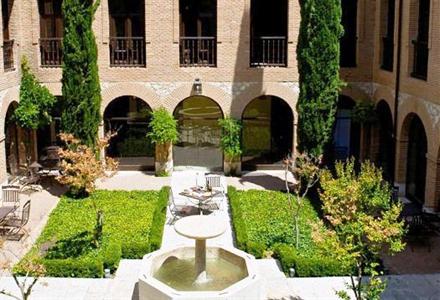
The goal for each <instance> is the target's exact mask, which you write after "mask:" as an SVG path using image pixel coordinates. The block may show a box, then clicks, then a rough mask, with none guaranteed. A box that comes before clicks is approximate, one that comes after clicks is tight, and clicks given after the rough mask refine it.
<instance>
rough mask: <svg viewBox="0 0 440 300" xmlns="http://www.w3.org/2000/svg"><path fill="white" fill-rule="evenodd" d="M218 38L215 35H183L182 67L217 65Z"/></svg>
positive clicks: (181, 47) (181, 40)
mask: <svg viewBox="0 0 440 300" xmlns="http://www.w3.org/2000/svg"><path fill="white" fill-rule="evenodd" d="M216 65H217V39H216V38H215V37H181V38H180V66H181V67H215V66H216Z"/></svg>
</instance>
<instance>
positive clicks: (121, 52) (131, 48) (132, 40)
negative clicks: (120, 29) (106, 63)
mask: <svg viewBox="0 0 440 300" xmlns="http://www.w3.org/2000/svg"><path fill="white" fill-rule="evenodd" d="M110 66H111V67H145V38H144V37H110Z"/></svg>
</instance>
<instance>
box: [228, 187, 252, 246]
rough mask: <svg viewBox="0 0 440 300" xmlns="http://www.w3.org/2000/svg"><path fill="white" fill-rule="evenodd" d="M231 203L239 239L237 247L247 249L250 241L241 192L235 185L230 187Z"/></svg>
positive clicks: (233, 223)
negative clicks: (241, 201)
mask: <svg viewBox="0 0 440 300" xmlns="http://www.w3.org/2000/svg"><path fill="white" fill-rule="evenodd" d="M228 197H229V203H230V205H231V217H232V226H233V227H234V232H235V239H236V241H237V247H238V248H239V249H241V250H244V251H246V248H247V246H246V243H247V241H248V237H247V233H246V227H245V226H246V224H245V222H244V219H243V214H242V211H241V206H240V197H239V193H238V192H237V190H236V189H235V188H234V187H231V186H229V187H228Z"/></svg>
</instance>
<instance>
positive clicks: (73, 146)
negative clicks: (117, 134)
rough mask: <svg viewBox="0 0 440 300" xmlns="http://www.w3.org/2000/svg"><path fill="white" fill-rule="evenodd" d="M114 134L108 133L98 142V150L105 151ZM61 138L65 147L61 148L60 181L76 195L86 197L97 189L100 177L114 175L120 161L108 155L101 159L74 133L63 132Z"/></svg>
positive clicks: (58, 178)
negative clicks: (96, 185) (96, 183)
mask: <svg viewBox="0 0 440 300" xmlns="http://www.w3.org/2000/svg"><path fill="white" fill-rule="evenodd" d="M113 136H114V134H109V135H107V136H106V137H105V138H104V139H100V140H98V141H97V143H96V150H99V151H100V152H101V151H104V150H105V149H106V148H107V147H108V144H109V140H110V139H111V138H112V137H113ZM60 139H61V141H62V142H64V144H65V148H61V149H60V150H59V156H60V158H61V165H60V167H61V175H60V176H58V177H57V180H58V182H60V183H61V184H64V185H67V186H69V188H70V193H71V194H72V195H73V196H76V197H86V196H87V195H89V194H90V193H92V192H93V191H94V190H95V182H96V180H97V179H98V178H102V177H111V176H113V175H114V173H115V171H116V169H117V167H118V163H117V162H116V161H115V160H114V159H112V158H109V157H107V158H106V159H105V160H100V159H99V155H98V154H97V152H96V151H94V149H92V148H90V147H88V146H86V145H83V144H81V141H80V140H79V139H77V138H75V137H74V136H73V135H72V134H67V133H61V134H60Z"/></svg>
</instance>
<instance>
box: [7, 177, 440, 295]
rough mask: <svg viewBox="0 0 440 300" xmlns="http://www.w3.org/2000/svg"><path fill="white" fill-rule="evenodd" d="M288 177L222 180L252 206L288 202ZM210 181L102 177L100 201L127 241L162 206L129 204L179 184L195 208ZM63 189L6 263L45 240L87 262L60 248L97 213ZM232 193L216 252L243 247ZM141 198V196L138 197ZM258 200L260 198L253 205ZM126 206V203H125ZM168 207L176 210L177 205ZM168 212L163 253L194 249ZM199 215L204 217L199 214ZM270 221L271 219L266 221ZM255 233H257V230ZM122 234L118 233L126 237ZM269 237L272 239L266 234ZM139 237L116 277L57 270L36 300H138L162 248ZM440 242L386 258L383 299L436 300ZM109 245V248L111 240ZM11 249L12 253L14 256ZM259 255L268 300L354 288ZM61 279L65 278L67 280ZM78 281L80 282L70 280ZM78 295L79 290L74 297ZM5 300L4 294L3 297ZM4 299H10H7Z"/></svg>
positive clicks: (52, 193)
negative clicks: (190, 193)
mask: <svg viewBox="0 0 440 300" xmlns="http://www.w3.org/2000/svg"><path fill="white" fill-rule="evenodd" d="M284 176H285V173H284V171H256V172H249V173H246V174H244V175H243V176H242V177H224V176H221V181H222V185H224V186H228V192H229V193H233V194H231V195H232V196H233V199H234V197H235V198H237V197H243V195H248V193H251V194H249V195H248V196H246V197H248V199H249V200H247V201H251V202H252V201H255V200H258V202H260V201H265V199H264V198H271V199H272V197H283V195H284V193H283V192H279V191H283V190H284V189H285V181H284ZM203 177H204V172H203V171H200V170H192V171H191V170H187V171H176V172H174V173H173V175H172V176H171V177H168V178H166V177H165V178H160V177H155V176H152V175H151V174H148V173H145V172H134V171H126V172H118V173H117V174H116V175H115V176H113V177H111V178H109V179H106V180H99V182H98V185H97V188H98V191H97V192H96V196H95V197H97V199H98V198H102V196H104V200H103V201H105V198H109V200H110V199H111V200H110V201H111V202H109V204H110V203H112V204H111V205H110V206H108V207H109V208H111V209H114V210H115V212H118V213H117V214H118V219H119V220H120V221H118V222H121V221H122V223H120V224H119V225H116V224H112V221H110V220H111V219H112V217H111V214H109V212H108V211H107V213H106V216H107V218H108V222H109V224H108V223H107V221H106V223H105V224H106V225H105V226H107V224H108V226H111V227H114V226H116V228H118V232H120V233H123V234H124V236H123V237H119V239H120V238H123V239H126V238H127V237H126V236H125V235H127V234H128V235H129V234H132V233H131V232H133V233H134V232H135V230H136V229H135V228H136V227H134V226H133V225H129V224H126V222H127V221H128V220H135V219H137V220H139V219H142V220H143V221H146V222H147V223H143V225H141V224H140V225H141V228H147V227H148V226H151V225H148V224H151V223H149V222H151V219H152V217H151V215H148V214H151V213H152V212H153V211H154V207H153V206H149V205H151V204H152V202H150V203H151V204H148V201H151V200H147V202H145V204H142V205H147V206H144V207H143V208H142V209H141V208H140V207H139V205H141V204H139V205H138V204H133V205H135V207H137V208H138V209H135V210H136V211H137V212H136V214H134V215H133V214H132V213H130V211H133V210H130V208H129V207H127V204H128V203H131V202H132V201H141V200H140V199H142V198H143V199H145V197H147V198H146V199H148V197H150V198H151V197H155V195H157V193H159V191H160V190H161V189H164V188H165V187H167V186H169V187H171V189H170V191H172V193H173V196H174V198H175V201H176V204H177V205H187V204H188V199H186V198H185V197H183V196H181V195H180V194H181V193H182V192H183V191H185V190H186V189H188V187H191V186H194V185H195V184H196V181H199V182H201V181H203ZM288 179H289V181H291V182H292V181H293V178H292V177H289V178H288ZM63 192H65V190H64V189H63V188H62V187H60V186H58V185H57V184H55V185H49V186H48V189H47V190H43V191H41V192H35V193H33V194H32V195H31V199H32V200H31V201H32V202H31V203H32V204H36V203H41V202H43V203H44V205H32V210H31V217H30V220H29V223H28V224H27V225H26V232H27V235H26V236H25V237H24V238H23V239H22V240H20V241H6V242H5V248H4V249H5V250H8V251H10V252H12V253H14V254H15V255H14V257H13V258H12V260H11V257H7V256H3V258H2V259H3V262H4V261H5V259H6V260H8V261H9V262H12V263H14V264H15V263H17V262H19V261H20V260H21V259H22V258H23V257H24V256H25V255H30V254H32V251H35V250H36V249H37V248H38V247H40V248H41V245H42V244H45V243H44V241H51V243H50V246H48V245H47V244H45V247H46V248H45V249H46V250H47V248H48V247H49V249H50V247H52V251H53V248H54V245H55V248H57V247H58V249H57V250H56V251H55V252H54V253H55V254H57V253H58V254H62V255H66V256H69V255H70V256H71V255H74V257H75V259H78V260H79V261H81V260H83V258H81V256H78V255H83V254H81V253H74V254H72V253H71V251H68V252H66V251H67V250H72V248H70V246H72V245H70V246H68V248H63V247H62V246H63V245H62V244H60V245H58V244H57V243H56V241H61V242H65V241H66V239H65V238H66V237H69V236H72V234H73V233H75V232H80V231H81V229H80V228H82V227H85V228H91V227H93V226H91V225H92V224H91V223H90V224H89V225H84V224H85V223H87V222H92V223H93V214H92V217H90V216H89V217H86V218H85V219H83V221H81V222H77V221H79V220H80V218H81V217H80V215H81V213H80V212H79V211H76V210H75V209H74V208H73V207H69V208H68V210H66V208H67V207H66V208H63V206H65V205H66V204H69V203H70V205H74V206H75V207H77V208H76V209H78V208H81V207H85V208H86V209H87V210H89V211H90V209H91V208H90V205H89V204H87V203H79V204H78V203H77V204H75V201H77V200H73V202H72V200H68V199H66V198H63V197H65V196H62V194H63ZM267 193H275V194H273V195H272V196H270V194H267ZM277 193H280V194H277ZM148 195H150V196H148ZM231 195H228V197H229V201H228V200H227V198H225V199H224V203H222V204H223V205H224V207H222V209H221V210H218V211H214V212H213V215H214V216H215V217H217V218H220V219H222V220H223V221H224V222H225V224H227V227H226V230H225V233H224V234H223V235H221V236H219V237H218V238H214V239H212V240H208V247H210V246H215V245H221V246H225V247H238V245H237V232H236V231H235V230H234V220H233V219H232V218H231V216H233V215H234V212H233V210H231V207H230V203H231V202H230V201H231V198H230V197H231ZM252 195H254V196H252ZM276 195H279V196H276ZM138 196H140V197H141V198H139V200H135V199H136V197H138ZM60 197H61V199H60ZM249 197H250V198H249ZM253 197H257V198H255V200H252V199H253ZM117 199H121V200H122V202H121V204H122V206H119V204H118V201H119V200H117ZM151 199H152V198H151ZM98 201H99V200H98ZM127 201H129V202H127ZM144 201H145V200H142V201H141V202H140V203H144ZM235 201H237V200H235ZM271 201H281V202H282V201H283V200H282V198H279V200H275V198H274V199H273V200H271ZM124 202H125V203H126V204H125V205H124ZM281 202H280V203H279V204H277V205H276V206H274V208H275V210H274V213H275V212H276V215H277V216H278V218H281V219H278V221H276V222H275V223H273V224H274V225H272V226H279V224H281V223H283V222H284V221H282V215H280V211H279V208H280V204H281ZM133 203H136V202H133ZM255 204H256V203H255ZM78 205H79V206H78ZM167 205H169V203H168V204H167ZM101 206H102V205H101ZM251 207H252V206H251ZM251 207H248V208H247V211H248V212H249V213H251V211H250V210H249V209H251ZM193 208H194V207H193ZM277 208H278V209H277ZM72 209H74V210H72ZM256 209H257V208H256ZM267 209H268V208H265V210H266V214H267V215H266V216H265V217H266V218H268V219H267V221H269V220H270V218H271V216H275V215H272V213H271V212H270V211H268V210H267ZM310 209H311V210H313V208H312V207H310ZM63 211H64V214H65V213H68V214H70V213H71V214H72V216H75V217H74V220H75V223H70V224H69V217H67V216H64V217H63V216H62V213H63ZM75 211H76V212H75ZM166 211H167V212H166V220H165V222H164V228H163V236H162V237H161V239H162V240H161V249H171V248H173V247H176V246H179V247H180V246H190V245H192V244H193V241H192V240H190V239H188V238H185V237H183V236H181V235H179V234H178V233H177V232H176V231H175V230H174V223H175V221H173V218H174V216H173V215H172V214H170V210H169V209H167V210H166ZM257 211H258V210H256V212H257ZM124 212H129V214H128V215H127V216H130V217H129V219H127V221H124V216H123V213H124ZM133 212H134V211H133ZM139 213H140V214H145V213H146V214H147V215H144V216H142V215H137V214H139ZM191 214H196V215H197V214H198V211H197V209H196V210H195V212H193V213H191ZM58 215H59V216H58ZM49 216H50V217H49ZM147 216H149V217H147ZM280 216H281V217H280ZM60 217H61V219H60ZM121 218H122V219H121ZM252 218H253V217H252V216H251V215H248V216H247V217H246V220H251V219H252ZM48 219H49V222H48ZM60 221H62V224H63V225H62V226H65V229H63V230H61V231H60V232H62V233H63V234H66V236H64V237H63V236H57V238H56V239H54V238H52V239H50V238H49V239H48V238H47V237H50V236H52V237H53V236H56V234H55V233H54V232H52V233H51V230H53V228H54V227H55V226H54V224H55V223H59V222H60ZM267 221H264V220H263V222H267ZM66 222H67V223H66ZM46 223H47V224H46ZM122 224H124V225H123V226H126V227H125V228H126V229H123V228H124V227H121V225H122ZM275 224H276V225H275ZM78 226H79V227H78ZM266 226H267V225H266ZM269 226H271V225H269ZM75 228H78V229H75ZM248 230H251V231H252V229H248ZM286 230H287V231H286V232H284V233H283V232H280V234H281V235H280V237H284V238H286V237H287V236H289V231H290V230H291V229H288V228H287V229H286ZM104 231H105V229H104ZM251 231H248V232H251ZM254 232H255V231H254ZM264 232H266V231H265V229H263V228H262V227H260V228H259V229H258V231H257V232H256V233H257V236H255V239H256V240H254V241H257V240H258V239H259V237H260V238H261V237H263V238H267V233H266V234H265V233H264ZM120 233H118V234H119V235H120ZM268 233H269V232H268ZM107 235H109V236H111V235H112V234H111V233H108V234H107ZM265 235H266V237H264V236H265ZM258 236H259V237H258ZM139 237H140V240H139V242H140V244H141V247H140V248H139V247H138V248H137V249H139V251H141V252H140V253H139V254H137V255H136V254H133V252H130V250H127V252H130V253H131V254H129V255H126V256H125V257H124V255H122V256H123V257H122V259H121V260H120V262H119V263H115V268H114V269H112V270H111V275H110V276H109V277H108V278H99V277H103V276H104V274H103V273H97V274H96V273H93V272H92V273H87V271H84V270H85V269H84V266H82V271H81V272H80V273H78V274H74V273H72V272H74V271H73V270H74V269H71V270H70V271H67V273H66V272H61V273H59V271H54V272H58V274H55V276H56V277H57V278H55V277H51V276H50V273H48V274H49V275H47V277H44V278H41V279H40V280H39V281H38V282H37V284H36V286H35V287H34V290H33V292H32V297H31V299H138V298H137V297H138V293H139V292H138V279H139V274H140V273H141V272H142V271H143V270H142V268H143V267H142V266H143V264H142V260H141V258H142V256H143V254H145V253H148V252H149V251H152V250H154V248H151V246H150V247H149V246H148V238H142V237H141V236H139ZM272 238H274V239H276V240H279V239H278V238H276V236H273V237H272ZM128 240H129V241H130V242H135V241H136V240H133V239H132V238H129V239H128ZM128 240H127V241H128ZM438 241H439V237H438V235H436V236H435V237H433V238H432V245H431V248H428V247H427V246H426V245H416V246H415V247H412V246H411V245H408V246H407V248H406V250H405V251H404V252H402V253H400V254H398V255H397V256H395V257H392V258H387V257H384V264H385V266H386V268H387V269H388V270H389V272H390V274H389V275H386V276H385V278H387V282H388V287H387V289H386V291H385V293H384V294H383V299H431V298H430V297H433V296H434V295H436V293H438V292H439V291H440V289H439V285H438V280H439V277H438V275H436V273H439V272H440V262H439V259H438V258H439V255H440V253H439V250H438V249H439V248H438V247H437V246H438V245H437V243H438ZM70 242H72V240H70ZM76 242H77V241H76ZM103 243H104V244H108V242H103ZM142 244H143V245H142ZM36 246H37V248H36ZM107 246H108V245H107ZM60 247H61V248H60ZM63 249H64V250H63ZM76 250H77V249H76ZM50 251H51V250H49V252H48V253H50ZM60 251H61V252H60ZM63 251H64V252H63ZM251 251H252V250H251ZM3 252H4V253H9V252H7V251H3ZM26 253H27V254H26ZM69 253H70V254H69ZM86 253H87V252H86ZM252 254H254V255H256V256H259V258H258V259H256V260H255V261H256V266H257V269H258V274H259V276H260V277H261V278H262V284H263V286H264V295H265V296H264V299H338V298H337V297H336V295H335V291H338V290H341V289H346V286H345V284H346V283H348V282H349V278H348V277H344V276H342V277H338V276H336V277H335V276H334V275H337V274H336V273H331V272H332V271H331V268H330V269H328V270H327V272H330V273H328V276H331V277H326V276H324V275H322V276H320V277H314V278H312V277H308V278H301V277H290V276H289V274H288V273H285V270H283V268H282V266H281V264H280V262H279V261H278V260H276V259H274V258H271V257H270V254H267V253H263V252H260V253H259V251H257V252H254V253H252ZM85 255H86V256H89V257H90V255H92V256H94V255H95V254H93V253H91V254H90V253H89V254H85ZM133 255H134V256H133ZM98 256H99V254H98ZM55 258H56V257H55ZM84 263H85V261H84ZM84 263H82V264H84ZM427 264H428V265H427ZM104 266H106V267H108V266H109V265H108V264H105V263H104ZM116 266H117V267H116ZM55 270H56V269H55ZM86 270H87V269H86ZM102 271H103V269H102ZM69 272H71V274H69ZM3 274H4V275H6V274H5V273H4V272H3ZM60 276H61V277H62V278H59V277H60ZM72 276H73V277H76V278H66V277H72ZM81 277H92V278H81ZM94 277H95V278H94ZM96 277H98V278H96ZM106 277H107V276H106ZM317 287H318V288H317ZM0 290H8V291H12V292H14V291H15V292H17V288H16V286H15V284H14V282H13V281H12V278H11V277H8V276H3V277H2V279H1V280H0ZM73 291H75V292H74V293H73ZM425 296H426V297H425ZM1 297H3V296H0V298H1ZM4 297H5V299H7V297H6V296H4ZM420 297H422V298H420ZM2 299H3V298H2Z"/></svg>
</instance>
